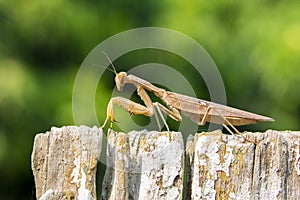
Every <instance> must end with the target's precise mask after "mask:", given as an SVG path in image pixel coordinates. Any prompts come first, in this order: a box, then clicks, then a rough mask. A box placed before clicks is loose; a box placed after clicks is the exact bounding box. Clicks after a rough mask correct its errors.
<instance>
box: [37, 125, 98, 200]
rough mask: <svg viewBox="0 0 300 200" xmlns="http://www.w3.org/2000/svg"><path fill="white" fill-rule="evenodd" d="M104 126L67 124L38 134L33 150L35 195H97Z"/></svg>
mask: <svg viewBox="0 0 300 200" xmlns="http://www.w3.org/2000/svg"><path fill="white" fill-rule="evenodd" d="M101 144H102V130H101V129H99V128H96V127H93V128H88V127H85V126H80V127H76V126H67V127H62V128H55V127H53V128H51V131H49V132H46V133H41V134H37V135H36V137H35V140H34V146H33V152H32V170H33V174H34V178H35V185H36V198H37V199H40V200H45V199H49V200H50V199H79V200H84V199H85V200H89V199H91V200H92V199H96V185H95V179H96V169H97V163H98V160H99V156H100V152H101Z"/></svg>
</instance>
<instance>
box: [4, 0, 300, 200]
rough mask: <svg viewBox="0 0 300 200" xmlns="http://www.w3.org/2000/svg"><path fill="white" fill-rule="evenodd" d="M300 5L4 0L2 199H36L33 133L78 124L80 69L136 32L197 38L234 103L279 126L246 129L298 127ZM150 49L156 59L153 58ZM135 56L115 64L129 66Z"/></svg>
mask: <svg viewBox="0 0 300 200" xmlns="http://www.w3.org/2000/svg"><path fill="white" fill-rule="evenodd" d="M299 7H300V1H296V0H295V1H289V3H286V1H279V0H273V1H271V0H265V1H258V0H252V1H232V0H231V1H201V0H200V1H199V0H197V1H170V0H165V1H157V0H152V1H143V2H141V1H138V0H132V1H126V0H111V1H96V0H91V1H78V0H74V1H67V0H51V1H45V0H27V1H24V0H19V1H15V0H12V1H4V0H0V199H33V198H34V194H33V192H32V191H33V185H34V184H33V177H32V172H31V169H30V155H31V151H32V145H33V139H34V136H35V134H36V133H39V132H45V131H47V130H49V129H50V127H51V126H58V127H60V126H63V125H70V124H73V119H72V89H73V83H74V79H75V76H76V72H77V70H78V68H79V66H80V64H81V63H82V61H83V60H84V58H85V57H86V56H87V55H88V53H89V52H90V51H91V50H92V49H93V48H94V47H95V46H96V45H98V44H99V43H100V42H102V41H103V40H105V39H106V38H108V37H110V36H112V35H114V34H117V33H119V32H122V31H125V30H128V29H132V28H137V27H144V26H159V27H166V28H171V29H174V30H177V31H180V32H182V33H184V34H186V35H188V36H190V37H192V38H193V39H195V40H197V41H198V42H199V43H200V44H201V45H202V46H203V47H204V48H205V49H206V50H207V51H208V53H209V54H210V55H211V57H212V58H213V59H214V61H215V62H216V64H217V66H218V67H219V70H220V73H221V74H222V78H223V80H224V84H225V88H226V93H227V102H228V104H229V105H231V106H234V107H238V108H243V109H245V110H249V111H252V112H256V113H261V114H264V115H267V116H271V117H273V118H274V119H275V120H276V122H275V123H261V124H257V125H251V126H247V127H242V128H241V130H249V131H257V130H260V131H264V130H266V129H268V128H270V129H277V130H286V129H289V130H299V129H300V123H299V119H300V101H299V99H300V91H299V84H300V68H299V67H300V12H299ZM149 52H150V53H149V54H150V55H152V57H153V58H154V57H155V58H156V56H155V55H156V54H158V53H157V52H155V51H153V52H151V51H149ZM142 55H144V56H145V58H143V56H139V59H138V62H139V63H142V62H143V61H144V62H145V63H146V62H150V61H152V62H153V60H151V56H147V55H148V54H147V52H144V53H143V54H142ZM153 55H154V56H153ZM134 58H135V57H134V56H131V57H130V56H129V57H128V58H127V59H123V60H120V61H118V62H116V63H117V64H118V65H120V66H121V65H122V66H133V65H134V64H136V61H135V60H134ZM168 59H169V60H170V59H172V56H168V55H165V56H162V57H161V58H159V59H158V60H155V59H154V61H156V62H158V61H161V62H165V60H168ZM176 59H177V58H174V60H176ZM166 62H167V61H166ZM184 67H185V66H184V65H183V66H182V69H183V70H184ZM120 69H123V70H127V69H126V68H120ZM107 74H108V75H107V78H106V79H105V82H106V83H107V85H106V89H105V90H103V91H101V92H105V93H107V97H106V98H104V100H103V99H102V100H100V99H99V101H98V100H97V99H96V102H99V104H97V108H102V111H103V112H102V113H101V112H100V113H97V115H98V116H99V122H100V123H101V122H103V121H104V117H105V108H106V105H107V101H108V99H109V95H110V92H111V89H112V88H113V86H114V82H113V74H109V73H107ZM189 79H193V76H190V77H189ZM191 81H192V80H191ZM194 82H197V80H194ZM201 92H202V91H199V97H203V98H207V94H206V93H207V91H206V90H205V89H204V90H203V94H204V95H201ZM87 125H91V124H87Z"/></svg>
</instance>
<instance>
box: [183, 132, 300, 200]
mask: <svg viewBox="0 0 300 200" xmlns="http://www.w3.org/2000/svg"><path fill="white" fill-rule="evenodd" d="M244 135H245V136H246V137H248V138H249V139H250V140H252V141H256V144H253V143H251V142H247V141H244V140H243V139H242V138H240V139H239V138H238V137H233V136H231V135H224V134H222V133H221V132H220V131H215V132H211V133H202V134H196V136H195V137H190V138H189V139H188V143H187V159H188V166H187V168H188V169H189V170H188V177H187V179H188V183H187V184H188V194H189V195H188V196H186V197H185V199H264V200H265V199H270V200H275V199H299V198H300V132H289V131H286V132H278V131H271V130H270V131H267V132H266V133H246V134H244Z"/></svg>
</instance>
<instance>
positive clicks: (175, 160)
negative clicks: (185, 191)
mask: <svg viewBox="0 0 300 200" xmlns="http://www.w3.org/2000/svg"><path fill="white" fill-rule="evenodd" d="M170 134H171V140H170V139H169V134H168V133H167V132H157V131H146V130H144V131H141V132H137V131H133V132H130V133H128V134H124V133H115V132H113V131H109V134H108V146H107V169H106V174H105V180H104V183H103V187H102V192H103V193H102V199H105V200H106V199H107V200H108V199H109V200H119V199H136V200H137V199H141V200H143V199H151V200H156V199H157V200H158V199H165V200H168V199H178V200H181V199H182V188H183V163H184V160H183V159H184V157H183V156H184V145H183V140H182V136H181V133H178V132H171V133H170Z"/></svg>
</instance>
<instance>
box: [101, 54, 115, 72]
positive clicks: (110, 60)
mask: <svg viewBox="0 0 300 200" xmlns="http://www.w3.org/2000/svg"><path fill="white" fill-rule="evenodd" d="M102 53H103V54H104V56H105V57H106V58H107V60H108V61H109V62H110V64H111V66H112V68H113V72H114V73H115V74H117V70H116V68H115V66H114V64H113V63H112V61H111V60H110V58H109V57H108V55H107V54H106V53H105V52H104V51H102ZM111 71H112V70H111Z"/></svg>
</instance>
